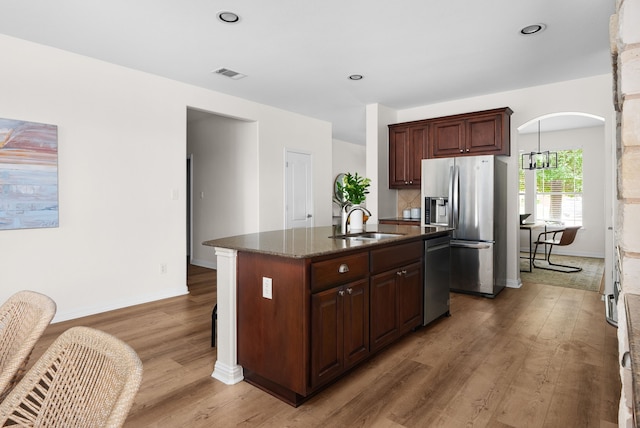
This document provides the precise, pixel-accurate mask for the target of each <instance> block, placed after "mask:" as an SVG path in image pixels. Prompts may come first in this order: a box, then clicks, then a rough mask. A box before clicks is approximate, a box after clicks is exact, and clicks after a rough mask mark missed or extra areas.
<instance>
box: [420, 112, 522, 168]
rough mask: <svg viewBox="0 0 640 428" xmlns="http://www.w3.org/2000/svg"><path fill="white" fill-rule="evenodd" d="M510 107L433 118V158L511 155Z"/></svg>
mask: <svg viewBox="0 0 640 428" xmlns="http://www.w3.org/2000/svg"><path fill="white" fill-rule="evenodd" d="M512 113H513V111H512V110H511V109H510V108H508V107H505V108H500V109H495V110H486V111H480V112H474V113H466V114H459V115H455V116H447V117H441V118H438V119H431V120H430V122H431V144H430V145H429V157H430V158H442V157H453V156H475V155H507V156H509V155H510V154H511V144H510V125H511V114H512Z"/></svg>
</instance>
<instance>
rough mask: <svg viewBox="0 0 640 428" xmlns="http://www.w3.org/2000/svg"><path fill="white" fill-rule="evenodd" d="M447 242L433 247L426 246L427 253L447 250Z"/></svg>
mask: <svg viewBox="0 0 640 428" xmlns="http://www.w3.org/2000/svg"><path fill="white" fill-rule="evenodd" d="M449 247H450V245H449V242H446V243H444V244H438V245H434V246H427V253H430V252H432V251H437V250H442V249H444V248H449Z"/></svg>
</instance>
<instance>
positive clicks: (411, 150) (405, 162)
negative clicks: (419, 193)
mask: <svg viewBox="0 0 640 428" xmlns="http://www.w3.org/2000/svg"><path fill="white" fill-rule="evenodd" d="M428 141H429V127H428V125H425V124H416V125H408V126H394V125H391V126H390V127H389V187H390V188H399V189H419V188H420V174H421V170H420V168H421V165H420V163H421V161H422V159H424V158H426V157H427V155H428V153H429V147H428Z"/></svg>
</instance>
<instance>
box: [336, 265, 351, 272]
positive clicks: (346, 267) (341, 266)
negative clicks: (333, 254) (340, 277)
mask: <svg viewBox="0 0 640 428" xmlns="http://www.w3.org/2000/svg"><path fill="white" fill-rule="evenodd" d="M338 272H339V273H347V272H349V266H348V265H347V264H346V263H342V264H341V265H340V267H339V268H338Z"/></svg>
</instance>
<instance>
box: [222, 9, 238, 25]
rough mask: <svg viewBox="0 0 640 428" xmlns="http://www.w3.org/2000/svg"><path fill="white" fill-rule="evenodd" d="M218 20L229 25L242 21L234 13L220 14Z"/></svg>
mask: <svg viewBox="0 0 640 428" xmlns="http://www.w3.org/2000/svg"><path fill="white" fill-rule="evenodd" d="M218 19H219V20H220V21H222V22H226V23H227V24H233V23H236V22H238V21H240V17H239V16H238V15H237V14H235V13H233V12H226V11H224V12H218Z"/></svg>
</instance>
